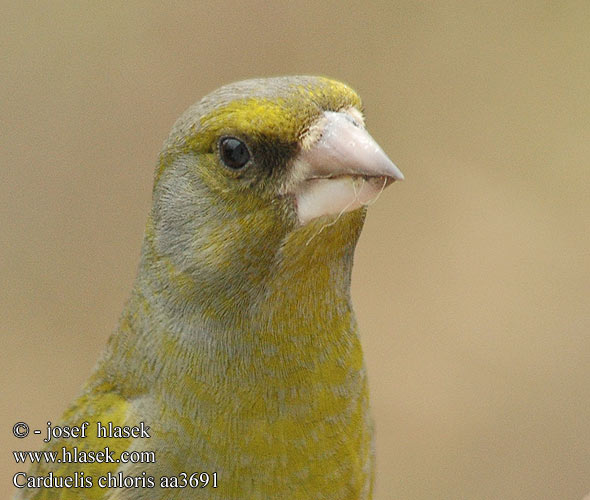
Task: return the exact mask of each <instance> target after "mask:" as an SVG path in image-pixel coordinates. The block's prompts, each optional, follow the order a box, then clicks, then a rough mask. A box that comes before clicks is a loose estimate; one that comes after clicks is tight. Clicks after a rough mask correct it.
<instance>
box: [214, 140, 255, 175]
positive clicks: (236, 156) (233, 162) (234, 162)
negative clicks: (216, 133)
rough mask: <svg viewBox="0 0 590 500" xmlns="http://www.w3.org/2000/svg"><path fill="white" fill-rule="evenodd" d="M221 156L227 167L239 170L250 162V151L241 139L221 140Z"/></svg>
mask: <svg viewBox="0 0 590 500" xmlns="http://www.w3.org/2000/svg"><path fill="white" fill-rule="evenodd" d="M219 156H220V157H221V161H222V162H223V163H224V164H225V166H226V167H228V168H231V169H233V170H239V169H240V168H243V167H244V166H245V165H246V164H247V163H248V161H249V160H250V151H249V150H248V147H247V146H246V144H245V143H244V142H243V141H241V140H240V139H237V138H236V137H222V138H221V139H219Z"/></svg>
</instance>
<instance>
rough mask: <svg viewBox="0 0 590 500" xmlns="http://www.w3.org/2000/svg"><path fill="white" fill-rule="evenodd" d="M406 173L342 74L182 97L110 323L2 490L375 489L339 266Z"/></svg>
mask: <svg viewBox="0 0 590 500" xmlns="http://www.w3.org/2000/svg"><path fill="white" fill-rule="evenodd" d="M401 179H403V175H402V173H401V172H400V171H399V170H398V168H397V167H396V166H395V165H394V164H393V163H392V162H391V160H389V158H388V157H387V155H386V154H385V153H384V152H383V150H382V149H381V148H380V147H379V146H378V145H377V143H376V142H375V141H374V139H373V138H372V137H371V136H370V135H369V133H368V132H367V131H366V129H365V126H364V121H363V115H362V105H361V101H360V98H359V97H358V95H357V94H356V93H355V92H354V91H353V90H351V89H350V88H349V87H348V86H346V85H345V84H343V83H340V82H337V81H334V80H330V79H327V78H322V77H308V76H293V77H279V78H269V79H255V80H247V81H242V82H238V83H234V84H231V85H227V86H224V87H222V88H220V89H218V90H216V91H214V92H212V93H211V94H209V95H208V96H206V97H205V98H203V99H202V100H201V101H200V102H198V103H197V104H195V105H193V106H192V107H190V108H189V109H188V110H187V111H186V112H185V113H184V114H183V115H182V116H181V117H180V119H179V120H178V121H177V122H176V124H175V125H174V127H173V128H172V131H171V133H170V136H169V138H168V140H167V141H166V142H165V144H164V147H163V150H162V152H161V155H160V158H159V162H158V164H157V168H156V172H155V179H154V187H153V204H152V208H151V212H150V215H149V217H148V221H147V225H146V230H145V237H144V241H143V247H142V252H141V261H140V265H139V271H138V273H137V278H136V281H135V284H134V287H133V290H132V292H131V297H130V299H129V301H128V303H127V305H126V306H125V309H124V311H123V313H122V315H121V319H120V322H119V325H118V328H117V329H116V331H115V333H114V334H113V335H112V336H111V337H110V339H109V341H108V344H107V346H106V348H105V350H104V352H103V354H102V356H101V358H100V360H99V361H98V364H97V366H96V368H95V370H94V372H93V374H92V375H91V377H90V379H89V380H88V382H87V383H86V385H85V387H84V388H83V390H82V392H81V395H80V396H79V397H78V398H77V400H75V402H74V403H73V404H72V406H71V407H70V408H69V409H68V410H67V411H66V413H65V415H64V417H63V420H62V421H61V422H60V424H59V425H56V426H53V428H52V429H51V431H50V437H52V439H49V440H48V443H47V444H46V448H45V449H46V450H47V451H51V452H55V453H56V455H54V457H57V458H56V459H55V463H51V459H49V460H43V461H41V463H38V464H36V465H34V466H33V467H32V469H31V471H29V472H28V473H24V472H23V473H20V475H18V476H17V477H16V479H15V485H16V486H17V487H18V492H17V497H18V498H19V499H68V500H70V499H71V500H74V499H120V500H123V499H129V500H132V499H133V500H135V499H154V500H155V499H166V500H170V499H182V498H195V499H196V498H198V499H206V498H207V499H208V498H215V499H233V500H238V499H248V500H257V499H271V498H272V499H291V500H295V499H310V500H320V499H337V500H345V499H355V500H359V499H369V498H371V496H372V484H373V462H374V447H373V428H372V421H371V417H370V412H369V399H368V391H367V375H366V369H365V365H364V361H363V355H362V350H361V345H360V342H359V334H358V331H357V323H356V320H355V316H354V312H353V308H352V303H351V296H350V280H351V269H352V263H353V253H354V248H355V245H356V242H357V240H358V238H359V235H360V232H361V229H362V226H363V221H364V217H365V212H366V206H367V205H368V204H369V203H370V202H372V201H373V200H375V199H376V198H377V197H378V196H379V195H380V193H381V192H382V191H383V189H384V188H385V187H387V186H388V185H389V184H391V183H392V182H393V181H395V180H401ZM76 429H77V431H76ZM68 453H69V455H68Z"/></svg>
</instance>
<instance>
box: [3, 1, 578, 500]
mask: <svg viewBox="0 0 590 500" xmlns="http://www.w3.org/2000/svg"><path fill="white" fill-rule="evenodd" d="M0 40H1V44H0V45H1V48H0V50H1V53H2V57H1V60H0V89H1V90H0V92H1V94H2V98H1V101H0V112H1V124H2V125H1V127H2V133H1V135H0V147H1V151H2V152H1V161H2V165H1V170H0V172H1V173H0V179H1V182H0V207H1V211H0V228H1V232H0V234H1V236H0V278H1V282H2V285H1V287H0V318H1V322H0V331H1V336H2V349H1V350H0V370H1V374H2V378H1V386H2V401H1V410H0V411H1V415H0V433H1V435H2V438H1V440H0V442H2V449H1V450H0V453H1V457H2V458H1V459H0V463H1V464H2V482H1V484H0V494H3V495H2V496H7V495H10V494H11V492H12V489H13V488H12V485H11V477H12V473H14V472H15V471H16V470H19V469H22V467H17V466H16V465H15V464H14V461H13V459H12V454H11V453H10V450H13V449H37V448H38V447H39V444H40V439H39V438H36V437H29V438H27V439H25V440H17V439H15V438H13V437H12V436H11V428H12V425H13V424H14V423H15V422H16V421H18V420H24V421H26V422H28V423H29V424H30V425H31V426H33V427H34V426H37V427H39V426H43V425H44V423H45V422H46V421H47V420H52V421H55V420H57V419H59V417H60V415H61V413H62V411H63V410H64V409H65V408H66V406H67V405H68V404H69V402H70V401H71V400H72V398H73V397H74V395H75V394H76V393H77V391H78V390H79V388H80V386H81V384H82V382H83V381H84V380H85V379H86V377H87V376H88V374H89V372H90V370H91V368H92V366H93V364H94V362H95V360H96V358H97V356H98V354H99V352H100V350H101V348H102V346H103V345H104V344H105V341H106V338H107V336H108V335H109V333H110V332H111V331H112V329H113V327H114V325H115V323H116V321H117V318H118V314H119V312H120V310H121V308H122V306H123V303H124V301H125V299H126V297H127V294H128V292H129V290H130V289H131V284H132V281H133V278H134V274H135V269H136V265H137V263H138V256H139V249H140V244H141V239H142V233H143V225H144V221H145V218H146V215H147V211H148V208H149V206H150V190H151V182H152V174H153V167H154V165H155V162H156V158H157V154H158V152H159V149H160V146H161V144H162V142H163V140H164V139H165V137H166V135H167V134H168V131H169V129H170V127H171V125H172V123H173V122H174V120H175V119H176V118H177V117H178V115H179V114H180V113H181V112H182V111H183V110H184V109H185V108H186V107H187V106H189V105H190V104H192V103H193V102H194V101H196V100H197V99H199V98H200V97H202V96H203V95H204V94H205V93H207V92H209V91H211V90H213V89H214V88H216V87H218V86H219V85H222V84H224V83H228V82H230V81H234V80H239V79H242V78H246V77H253V76H270V75H278V74H296V73H308V74H324V75H328V76H332V77H335V78H338V79H341V80H344V81H346V82H348V83H350V84H351V85H352V86H353V87H355V88H356V89H357V90H358V91H359V92H360V94H361V95H362V96H363V98H364V102H365V105H366V112H367V116H368V125H369V129H370V130H371V132H372V133H373V135H374V136H375V137H376V139H377V140H378V141H379V142H380V143H381V144H382V146H383V147H384V149H385V150H386V151H387V152H388V153H389V154H390V156H391V158H392V159H393V160H394V161H395V162H396V163H397V165H399V167H400V168H401V169H402V170H403V172H404V173H405V175H406V179H407V180H406V181H405V182H404V183H402V184H396V185H394V186H392V187H391V188H389V189H388V190H387V191H386V193H385V194H384V195H383V196H382V197H381V199H380V200H379V202H378V203H377V204H376V205H375V206H374V207H372V208H371V210H370V213H369V217H368V220H367V224H366V228H365V231H364V234H363V236H362V238H361V241H360V244H359V247H358V251H357V258H356V268H355V273H354V281H353V293H354V298H355V305H356V310H357V314H358V317H359V322H360V325H361V328H362V333H363V343H364V347H365V352H366V357H367V364H368V367H369V374H370V380H371V389H372V404H373V408H374V414H375V418H376V421H377V430H378V437H377V453H378V471H377V473H378V475H377V492H376V498H377V499H379V500H385V499H402V500H405V499H410V500H413V499H420V500H422V499H424V500H426V499H427V500H432V499H453V500H454V499H467V500H471V499H475V500H479V499H486V500H487V499H492V500H503V499H516V500H528V499H531V500H533V499H535V500H537V499H555V500H564V499H572V500H579V499H580V498H582V497H583V496H584V495H585V494H586V493H588V492H589V491H590V305H589V302H590V300H589V296H590V250H589V248H590V172H589V168H588V167H589V162H590V3H589V2H587V1H580V2H574V1H565V2H549V1H533V0H530V1H520V2H518V1H516V2H509V1H493V2H492V1H489V2H488V1H482V2H465V1H460V0H454V1H450V2H411V1H405V0H404V1H396V2H373V3H365V4H363V3H362V2H350V1H346V2H336V1H328V2H323V3H318V2H315V1H307V0H299V1H294V2H290V3H285V4H278V3H272V4H269V3H267V2H261V1H256V2H250V3H249V4H248V5H244V4H243V3H242V2H236V1H230V2H225V3H222V2H213V1H211V2H188V1H187V2H163V3H161V4H160V3H159V2H140V1H128V2H71V1H70V2H60V1H52V2H13V1H11V2H3V5H2V19H1V21H0Z"/></svg>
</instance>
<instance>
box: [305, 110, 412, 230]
mask: <svg viewBox="0 0 590 500" xmlns="http://www.w3.org/2000/svg"><path fill="white" fill-rule="evenodd" d="M350 111H351V112H348V111H341V112H333V111H325V112H324V113H323V115H322V117H321V118H320V119H319V120H318V121H317V122H316V123H315V124H314V125H313V126H312V127H311V128H310V132H309V133H308V134H307V136H306V137H304V138H303V139H302V151H301V153H300V154H299V156H298V157H297V159H296V161H295V163H294V178H295V179H298V180H297V182H296V184H295V186H294V188H295V189H294V193H295V198H296V203H297V214H298V216H299V220H300V222H301V223H302V224H305V223H307V222H309V221H310V220H312V219H315V218H317V217H321V216H322V215H331V214H335V215H338V214H342V213H344V212H349V211H351V210H356V209H357V208H360V207H361V206H363V205H368V204H370V203H371V202H372V201H374V200H375V199H376V198H377V197H378V196H379V195H380V194H381V192H382V191H383V189H385V187H387V186H388V185H389V184H391V183H392V182H394V181H396V180H397V181H401V180H403V178H404V176H403V174H402V173H401V171H400V170H399V169H398V168H397V167H396V166H395V165H394V164H393V162H392V161H391V160H390V159H389V158H388V157H387V155H386V154H385V152H384V151H383V149H381V147H380V146H379V145H378V144H377V143H376V142H375V139H373V138H372V137H371V135H370V134H369V133H368V132H367V131H366V130H365V128H364V125H363V124H362V118H361V117H360V113H358V112H357V111H356V110H354V109H353V110H350ZM357 114H358V116H357Z"/></svg>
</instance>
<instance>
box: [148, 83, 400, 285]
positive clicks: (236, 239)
mask: <svg viewBox="0 0 590 500" xmlns="http://www.w3.org/2000/svg"><path fill="white" fill-rule="evenodd" d="M401 179H403V175H402V173H401V172H400V171H399V170H398V169H397V167H396V166H395V165H394V164H393V163H392V162H391V160H389V158H388V157H387V155H386V154H385V153H384V152H383V150H382V149H381V148H380V147H379V146H378V145H377V143H376V142H375V141H374V140H373V138H372V137H371V136H370V135H369V133H368V132H367V131H366V129H365V126H364V121H363V115H362V106H361V101H360V99H359V97H358V95H357V94H356V93H355V92H354V91H353V90H351V89H350V88H349V87H348V86H346V85H344V84H342V83H340V82H337V81H334V80H330V79H326V78H320V77H280V78H269V79H257V80H247V81H242V82H238V83H235V84H231V85H227V86H224V87H222V88H220V89H218V90H216V91H214V92H212V93H211V94H209V95H208V96H206V97H205V98H203V99H202V100H201V101H200V102H198V103H197V104H195V105H194V106H192V107H191V108H189V109H188V110H187V111H186V112H185V113H184V114H183V115H182V116H181V117H180V119H179V120H178V121H177V122H176V124H175V125H174V127H173V129H172V132H171V134H170V136H169V138H168V140H167V141H166V143H165V145H164V149H163V151H162V154H161V158H160V162H159V165H158V168H157V170H156V176H155V183H154V203H153V210H152V215H151V218H150V222H149V223H148V233H147V239H146V241H147V242H148V244H149V245H148V246H149V250H150V252H149V253H150V255H151V257H152V258H153V259H159V260H164V261H166V264H165V265H162V263H161V262H160V268H161V269H166V270H167V271H168V272H169V273H170V274H172V275H174V276H176V278H177V279H184V280H187V279H188V281H192V282H195V281H196V282H197V285H198V288H200V289H201V290H204V291H205V292H206V293H207V291H209V292H211V293H224V294H228V296H229V295H231V293H234V292H235V291H236V290H238V289H246V288H248V289H254V288H256V285H258V284H260V282H261V280H262V281H263V280H264V279H265V276H268V275H269V273H271V274H272V273H275V272H277V268H276V263H277V262H278V261H280V260H281V258H278V257H280V255H279V254H282V256H283V257H284V254H285V253H289V254H290V255H292V256H293V259H295V260H297V255H304V254H306V252H307V253H308V254H309V255H307V257H305V259H307V262H312V261H313V260H314V259H313V258H312V257H313V256H314V255H315V256H316V259H315V260H316V261H321V255H322V254H325V255H328V254H330V255H339V254H340V253H341V252H340V250H339V249H341V248H344V249H345V250H346V251H349V253H352V250H353V248H354V245H355V243H356V239H357V238H358V234H359V232H360V229H361V227H362V222H363V219H364V206H365V205H366V204H368V203H369V202H370V201H372V200H373V199H375V198H376V197H377V196H378V195H379V194H380V193H381V191H382V190H383V189H384V188H385V187H386V186H387V185H389V184H390V183H391V182H393V181H395V180H401ZM337 218H338V222H337V223H335V224H333V222H334V221H335V220H336V219H337ZM327 226H330V230H326V231H322V230H323V229H324V228H325V227H327ZM320 231H322V234H321V235H320V234H318V233H319V232H320ZM316 236H317V237H316ZM322 249H324V251H322ZM144 253H145V250H144ZM302 258H303V257H302ZM305 259H304V260H305ZM283 260H284V259H283ZM220 283H222V284H223V286H221V288H220V287H219V286H218V285H219V284H220Z"/></svg>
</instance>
